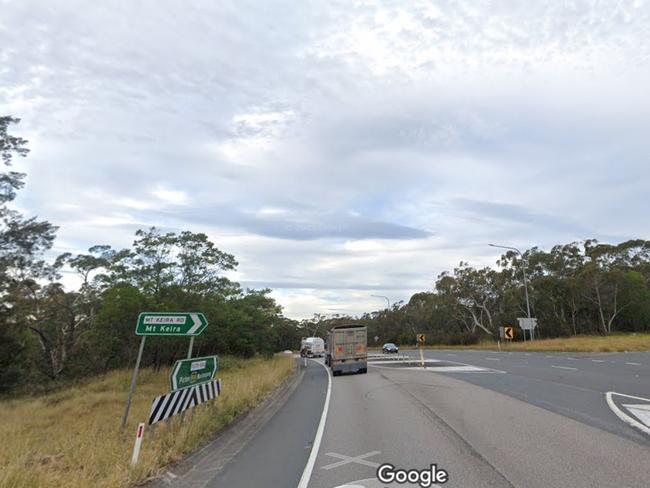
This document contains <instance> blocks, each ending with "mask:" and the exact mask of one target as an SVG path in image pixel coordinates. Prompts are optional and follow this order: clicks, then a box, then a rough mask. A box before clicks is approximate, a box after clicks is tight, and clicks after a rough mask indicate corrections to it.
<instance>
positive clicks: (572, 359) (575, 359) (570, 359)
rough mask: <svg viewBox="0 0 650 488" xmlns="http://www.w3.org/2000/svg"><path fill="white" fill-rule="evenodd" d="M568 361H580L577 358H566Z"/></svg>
mask: <svg viewBox="0 0 650 488" xmlns="http://www.w3.org/2000/svg"><path fill="white" fill-rule="evenodd" d="M567 359H568V360H569V361H580V360H579V359H578V358H567Z"/></svg>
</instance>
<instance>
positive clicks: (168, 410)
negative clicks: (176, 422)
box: [149, 379, 222, 425]
mask: <svg viewBox="0 0 650 488" xmlns="http://www.w3.org/2000/svg"><path fill="white" fill-rule="evenodd" d="M221 390H222V383H221V380H220V379H219V380H213V381H210V382H209V383H203V384H200V385H195V386H191V387H189V388H183V389H182V390H176V391H172V392H170V393H166V394H164V395H160V396H157V397H156V398H154V400H153V402H151V411H150V413H149V425H153V424H155V423H157V422H160V421H161V420H166V419H168V418H170V417H172V416H174V415H178V414H179V413H183V412H185V411H186V410H188V409H190V408H194V407H195V406H197V405H200V404H202V403H206V402H208V401H210V400H214V399H215V398H217V397H218V396H219V395H220V394H221Z"/></svg>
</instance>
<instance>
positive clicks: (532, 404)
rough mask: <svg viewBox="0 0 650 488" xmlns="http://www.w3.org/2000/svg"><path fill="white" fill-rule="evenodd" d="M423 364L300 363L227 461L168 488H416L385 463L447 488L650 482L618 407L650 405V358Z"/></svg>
mask: <svg viewBox="0 0 650 488" xmlns="http://www.w3.org/2000/svg"><path fill="white" fill-rule="evenodd" d="M424 356H425V360H426V363H425V365H426V368H422V367H421V366H420V365H419V353H418V352H416V351H406V352H405V357H404V358H402V359H399V360H392V359H391V360H389V359H387V358H384V357H377V358H374V359H373V361H372V362H371V363H370V364H371V366H370V368H369V371H368V374H366V375H350V376H340V377H336V378H332V377H330V376H329V374H328V372H327V370H326V368H325V367H324V366H322V364H320V362H319V361H316V360H311V361H309V362H308V368H307V370H306V371H305V373H304V378H303V379H302V380H301V381H300V384H299V385H298V386H297V387H296V389H295V391H294V392H293V393H292V394H291V395H290V396H288V398H287V399H286V403H284V404H283V406H282V407H281V408H280V409H279V411H278V413H277V414H276V415H274V416H273V417H272V418H271V419H270V420H269V421H268V422H267V423H266V424H265V425H264V427H263V428H262V429H261V430H260V432H259V433H258V434H257V435H256V436H255V437H254V438H253V439H251V440H250V442H248V443H247V445H246V446H245V447H244V448H243V449H242V451H241V452H240V453H239V454H238V455H237V456H235V457H234V458H233V459H232V461H230V462H229V463H227V464H226V466H225V467H224V468H223V469H220V470H219V471H218V472H215V473H214V475H213V476H211V477H210V479H209V481H208V482H206V483H205V484H203V485H198V484H196V485H188V484H186V485H183V484H180V483H176V484H172V485H174V486H179V487H180V486H197V487H198V486H210V487H220V486H223V487H256V486H260V487H262V486H264V487H278V488H281V487H290V488H294V487H296V486H298V484H299V483H300V480H301V479H302V485H300V486H301V488H306V487H312V488H334V487H346V488H352V487H354V488H358V487H367V488H374V487H383V486H395V487H397V486H418V485H416V484H401V485H398V484H396V483H392V484H390V483H380V481H378V480H377V478H376V473H377V469H378V467H379V466H380V465H382V464H385V463H390V464H391V465H392V466H394V468H395V469H404V470H408V469H417V470H424V469H427V468H429V470H430V466H431V465H432V464H435V465H436V468H435V469H436V470H437V471H441V470H443V471H444V472H445V473H446V474H447V475H448V481H447V483H445V484H444V486H446V487H463V488H473V487H477V488H480V487H517V488H528V487H530V488H538V487H539V488H548V487H558V488H564V487H575V488H581V487H585V488H586V487H589V488H594V487H598V488H602V487H611V488H622V487H630V488H647V487H648V486H650V463H649V462H648V461H649V460H650V434H648V433H646V432H644V431H643V430H642V429H641V428H640V427H642V426H643V422H640V421H639V420H640V419H643V417H642V416H639V417H636V422H637V424H638V425H635V424H634V421H632V422H631V423H627V422H626V417H625V415H624V413H625V411H626V410H625V409H626V408H628V407H626V405H628V406H629V405H630V404H633V405H632V406H634V408H637V411H638V412H642V411H643V410H642V408H643V407H642V405H644V404H645V405H650V400H648V401H647V402H644V401H643V399H648V398H650V379H649V378H650V354H649V353H629V354H628V353H626V354H546V353H514V352H513V353H509V352H501V353H498V352H489V351H458V350H454V351H426V352H425V354H424ZM330 384H331V392H330V395H329V396H328V395H327V390H328V385H330ZM607 392H614V393H613V394H612V396H611V399H610V402H608V401H607V395H606V393H607ZM616 393H620V394H624V395H628V396H627V397H623V396H620V397H619V396H616ZM326 399H328V401H326ZM610 403H611V404H612V405H610ZM639 405H641V406H639ZM617 408H618V409H619V410H620V411H619V413H618V414H617V413H616V412H615V410H616V409H617ZM638 409H641V410H638ZM324 411H325V413H326V415H325V416H323V412H324ZM621 412H622V414H621ZM649 412H650V410H649ZM323 419H324V420H323ZM627 420H629V419H627ZM312 443H313V444H312ZM432 486H437V485H432Z"/></svg>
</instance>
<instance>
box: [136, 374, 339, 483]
mask: <svg viewBox="0 0 650 488" xmlns="http://www.w3.org/2000/svg"><path fill="white" fill-rule="evenodd" d="M297 365H298V366H297V371H296V372H295V373H294V374H293V375H292V376H291V377H290V378H288V379H287V380H286V381H285V382H284V383H283V384H282V385H281V386H280V387H279V388H278V389H276V390H275V391H274V392H273V393H272V394H270V395H269V396H268V397H267V398H266V399H265V400H264V401H263V402H262V403H261V404H260V405H259V406H257V407H256V408H255V409H253V410H252V411H251V412H249V413H248V414H247V415H245V416H244V417H242V418H241V419H239V420H237V421H236V422H234V423H233V424H231V425H230V426H229V427H227V428H226V429H225V430H224V431H222V432H221V433H219V434H218V435H217V437H216V438H215V439H214V440H213V441H212V442H210V443H209V444H208V445H206V446H205V447H204V448H202V449H201V450H199V451H197V452H196V453H194V454H192V455H190V456H188V457H187V458H186V459H184V460H183V461H181V462H180V463H178V464H177V465H176V466H175V467H173V468H172V469H170V470H168V471H167V472H166V473H165V475H164V476H163V478H161V479H159V480H157V481H155V482H152V483H149V484H148V485H147V486H149V487H150V488H203V487H210V488H212V487H228V488H238V487H241V488H246V487H251V486H277V487H283V486H297V485H298V482H299V480H300V477H301V475H302V472H303V469H304V468H305V465H306V464H307V459H308V457H309V454H310V451H311V443H312V441H313V439H314V437H315V435H316V430H317V428H318V422H319V420H320V415H321V412H322V409H323V404H324V401H325V394H326V390H327V372H326V370H325V369H324V368H323V367H322V366H320V365H319V364H316V363H315V362H314V361H307V364H306V367H305V366H304V363H303V362H302V361H298V362H297ZM296 453H300V455H296Z"/></svg>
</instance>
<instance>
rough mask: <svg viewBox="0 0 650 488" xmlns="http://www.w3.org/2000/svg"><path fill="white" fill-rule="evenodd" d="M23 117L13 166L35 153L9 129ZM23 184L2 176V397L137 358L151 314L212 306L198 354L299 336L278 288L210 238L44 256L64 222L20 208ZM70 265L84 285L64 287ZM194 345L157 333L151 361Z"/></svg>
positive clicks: (0, 135) (0, 138) (180, 236)
mask: <svg viewBox="0 0 650 488" xmlns="http://www.w3.org/2000/svg"><path fill="white" fill-rule="evenodd" d="M18 122H19V119H17V118H14V117H9V116H5V117H0V156H1V157H2V162H3V164H4V165H5V166H6V167H8V166H11V163H12V159H13V158H15V157H24V156H26V155H27V154H28V152H29V150H28V148H27V141H26V140H25V139H23V138H21V137H17V136H14V135H12V134H11V133H10V130H9V129H10V126H12V124H16V123H18ZM24 182H25V174H23V173H19V172H15V171H5V172H2V173H0V297H2V300H0V392H3V391H4V392H6V391H9V390H13V389H16V388H20V387H36V386H38V385H41V386H43V385H45V386H47V385H52V384H53V383H56V382H58V381H59V380H61V379H73V378H79V377H83V376H88V375H93V374H100V373H104V372H106V371H108V370H111V369H114V368H123V367H126V366H129V365H133V362H134V359H135V356H136V354H137V347H138V341H137V339H136V337H135V335H134V329H135V324H136V321H137V317H138V314H139V313H140V312H143V311H154V312H155V311H178V312H182V311H201V312H203V313H204V314H205V315H206V317H207V318H208V320H209V322H210V324H211V326H208V328H207V329H206V330H205V331H204V333H203V334H202V335H201V336H199V337H198V338H197V339H196V342H195V349H194V351H195V355H206V354H215V353H217V354H235V355H240V356H251V355H254V354H271V353H273V352H276V351H279V350H283V349H289V348H294V349H295V348H296V347H297V344H299V343H300V336H301V330H300V327H299V324H297V323H296V322H295V321H293V320H290V319H288V318H286V317H284V316H283V315H282V309H281V307H280V306H279V305H278V304H277V303H276V302H275V301H274V300H273V298H272V297H271V296H270V295H269V293H270V290H268V289H264V290H250V289H246V290H244V289H242V288H241V286H240V285H239V284H238V283H236V282H233V281H231V280H229V279H227V278H226V277H225V276H224V273H225V272H227V271H230V270H234V269H235V268H236V267H237V264H238V263H237V261H236V259H235V257H234V256H233V255H231V254H228V253H226V252H224V251H222V250H220V249H219V248H217V246H216V245H215V244H214V243H213V242H211V241H210V240H209V239H208V237H207V236H206V235H205V234H203V233H193V232H189V231H182V232H162V231H161V230H159V229H156V228H149V229H143V230H138V231H137V232H136V233H135V239H134V242H133V245H132V246H131V247H130V248H127V249H113V248H111V247H110V246H106V245H96V246H93V247H91V248H90V249H88V252H86V253H81V254H71V253H65V254H61V255H59V256H57V257H56V258H54V259H49V260H48V259H45V257H44V256H45V254H46V252H47V251H49V250H50V249H51V248H52V245H53V243H54V241H55V236H56V231H57V227H56V226H55V225H53V224H51V223H50V222H47V221H45V220H39V219H37V218H34V217H25V216H24V215H22V214H21V213H20V212H18V211H16V210H14V209H12V208H11V207H10V203H11V202H12V201H13V200H14V199H15V197H16V195H17V192H18V191H19V190H20V189H21V188H23V186H24ZM64 272H68V273H69V272H73V273H75V274H76V275H77V278H78V282H79V283H80V285H79V287H78V289H76V290H72V291H70V290H66V289H65V288H64V286H63V285H62V283H61V277H62V276H63V273H64ZM187 346H188V339H183V338H172V337H151V338H150V340H149V341H147V348H145V355H144V357H143V364H144V365H146V366H153V367H155V368H161V367H163V366H169V365H171V364H172V363H173V362H174V361H175V360H176V359H179V358H182V357H184V356H185V354H186V352H187Z"/></svg>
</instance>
